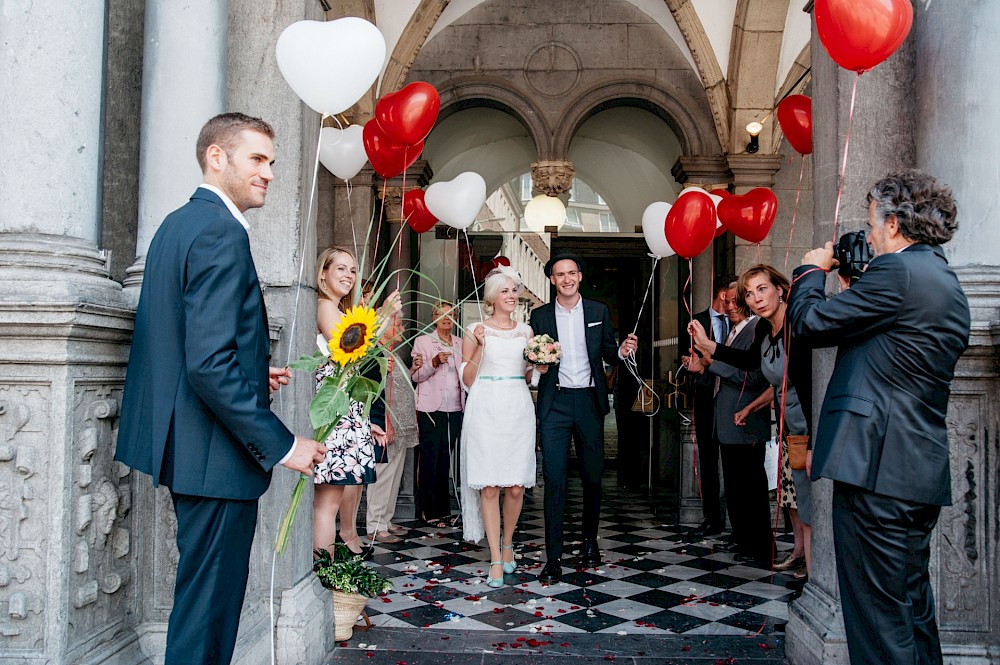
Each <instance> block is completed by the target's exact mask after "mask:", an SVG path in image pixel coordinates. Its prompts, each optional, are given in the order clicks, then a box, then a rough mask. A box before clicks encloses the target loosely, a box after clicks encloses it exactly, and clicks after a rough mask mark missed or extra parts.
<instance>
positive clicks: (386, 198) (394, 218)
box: [379, 187, 404, 223]
mask: <svg viewBox="0 0 1000 665" xmlns="http://www.w3.org/2000/svg"><path fill="white" fill-rule="evenodd" d="M403 191H404V190H403V188H402V187H383V188H382V189H380V190H379V200H380V201H382V218H383V219H384V220H385V221H387V222H397V223H398V222H401V221H402V219H403Z"/></svg>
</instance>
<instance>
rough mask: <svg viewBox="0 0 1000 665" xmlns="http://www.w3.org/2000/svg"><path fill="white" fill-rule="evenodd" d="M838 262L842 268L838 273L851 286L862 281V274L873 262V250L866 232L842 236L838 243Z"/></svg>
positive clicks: (853, 232)
mask: <svg viewBox="0 0 1000 665" xmlns="http://www.w3.org/2000/svg"><path fill="white" fill-rule="evenodd" d="M836 257H837V261H838V262H839V263H840V268H838V269H837V272H839V273H840V275H841V277H843V278H844V279H846V280H848V281H850V283H851V284H854V282H856V281H858V280H859V279H861V273H863V272H864V271H865V268H867V267H868V262H869V261H871V260H872V250H871V248H870V247H869V246H868V243H867V242H866V241H865V232H864V231H851V232H850V233H845V234H844V235H842V236H840V242H838V243H837V252H836Z"/></svg>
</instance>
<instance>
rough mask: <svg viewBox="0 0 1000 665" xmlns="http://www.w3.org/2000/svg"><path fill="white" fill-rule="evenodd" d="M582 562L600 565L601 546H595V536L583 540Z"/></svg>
mask: <svg viewBox="0 0 1000 665" xmlns="http://www.w3.org/2000/svg"><path fill="white" fill-rule="evenodd" d="M583 563H584V564H585V565H588V566H599V565H601V548H599V547H598V546H597V539H596V538H586V539H585V540H584V541H583Z"/></svg>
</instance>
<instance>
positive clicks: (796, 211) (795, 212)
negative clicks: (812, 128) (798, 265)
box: [785, 155, 836, 272]
mask: <svg viewBox="0 0 1000 665" xmlns="http://www.w3.org/2000/svg"><path fill="white" fill-rule="evenodd" d="M799 159H800V160H801V161H802V166H801V167H800V168H799V186H798V188H796V190H795V207H794V208H792V228H791V230H790V231H789V232H788V249H786V250H785V271H786V272H787V271H788V254H789V253H790V252H791V251H792V236H793V235H795V218H796V216H797V215H798V214H799V195H800V194H802V175H803V174H804V173H805V172H806V156H805V155H799ZM834 235H835V236H836V232H834Z"/></svg>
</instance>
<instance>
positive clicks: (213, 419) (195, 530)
mask: <svg viewBox="0 0 1000 665" xmlns="http://www.w3.org/2000/svg"><path fill="white" fill-rule="evenodd" d="M273 137H274V130H273V129H271V126H270V125H268V124H267V123H266V122H264V121H263V120H260V119H258V118H251V117H249V116H245V115H243V114H240V113H227V114H223V115H220V116H216V117H215V118H212V119H211V120H209V121H208V123H207V124H206V125H205V126H204V127H203V128H202V130H201V133H200V134H199V136H198V143H197V156H198V164H199V165H200V166H201V168H202V173H203V177H204V180H203V183H202V185H201V187H199V188H198V189H197V190H195V193H194V194H193V195H192V196H191V200H190V201H189V202H188V203H187V204H186V205H184V206H183V207H182V208H180V209H178V210H176V211H174V212H172V213H171V214H170V215H168V216H167V218H166V219H165V220H163V223H162V224H161V225H160V228H159V229H157V231H156V235H155V236H154V237H153V241H152V242H151V243H150V246H149V252H148V253H147V254H146V268H145V273H144V276H143V282H142V291H141V293H140V296H139V305H138V308H137V310H136V314H135V329H134V331H133V335H132V349H131V353H130V356H129V363H128V372H127V375H126V378H125V394H124V397H123V402H122V419H121V424H120V427H119V434H118V446H117V450H116V451H115V459H116V460H118V461H120V462H122V463H124V464H127V465H128V466H131V467H132V468H134V469H138V470H139V471H142V472H144V473H148V474H149V475H151V476H152V477H153V484H154V485H159V484H163V485H166V486H167V487H168V488H170V496H171V498H172V499H173V503H174V510H175V512H176V514H177V548H178V550H179V551H180V558H179V560H178V562H177V582H176V586H175V590H174V607H173V610H172V611H171V613H170V622H169V625H168V629H167V649H166V655H165V662H166V663H167V665H192V664H194V663H197V664H199V665H202V664H204V665H208V664H211V665H215V664H223V665H224V664H225V663H229V662H230V660H231V659H232V654H233V649H234V646H235V644H236V632H237V629H238V628H239V620H240V609H241V607H242V604H243V596H244V594H245V593H246V583H247V577H248V574H249V563H250V546H251V543H252V542H253V535H254V530H255V528H256V526H257V500H258V498H259V497H260V495H262V494H263V493H264V492H265V491H266V490H267V487H268V485H269V484H270V482H271V469H272V468H273V467H274V466H275V465H276V464H284V465H285V466H286V467H288V468H290V469H293V470H295V471H300V472H302V473H305V474H309V475H311V474H312V467H313V464H314V463H318V462H320V461H322V459H323V455H324V453H325V450H326V449H325V447H324V446H323V445H322V444H320V443H317V442H316V441H313V440H311V439H304V438H300V437H295V436H293V435H292V433H291V432H289V431H288V429H287V428H286V427H285V426H284V424H282V422H281V421H280V420H279V419H278V417H277V416H276V415H275V414H274V413H272V412H271V409H270V407H269V398H268V392H269V388H270V390H271V391H273V390H276V389H277V388H278V387H279V386H280V385H282V384H285V383H287V382H288V370H287V369H276V368H268V360H269V359H270V340H269V338H268V329H267V313H266V312H265V310H264V298H263V294H262V293H261V290H260V283H259V282H258V280H257V271H256V269H255V268H254V264H253V257H251V255H250V238H249V236H248V235H247V232H248V230H249V226H248V225H247V222H246V220H245V219H244V218H243V213H244V212H246V211H247V210H248V209H250V208H260V207H261V206H263V205H264V197H265V195H266V194H267V186H268V183H270V181H271V179H272V178H273V174H272V172H271V164H272V163H273V161H274V147H273V144H272V138H273Z"/></svg>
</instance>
